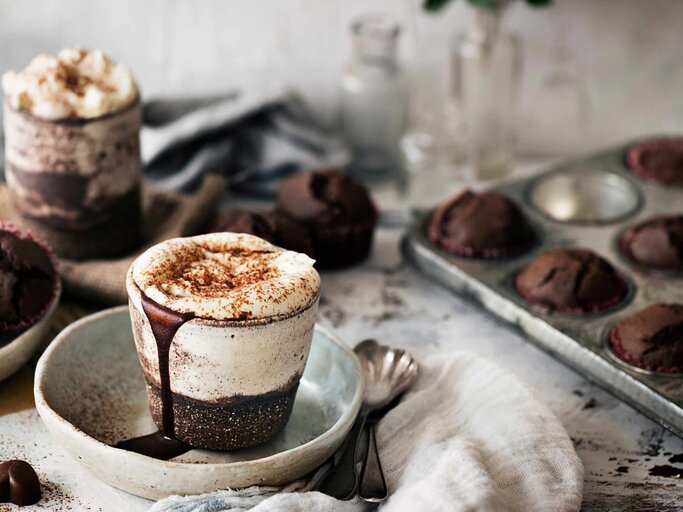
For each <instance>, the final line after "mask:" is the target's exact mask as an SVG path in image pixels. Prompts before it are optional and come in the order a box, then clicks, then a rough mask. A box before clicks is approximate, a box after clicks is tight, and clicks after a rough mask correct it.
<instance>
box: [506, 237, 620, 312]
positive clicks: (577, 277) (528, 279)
mask: <svg viewBox="0 0 683 512" xmlns="http://www.w3.org/2000/svg"><path fill="white" fill-rule="evenodd" d="M515 286H516V288H517V291H518V292H519V294H520V295H521V296H522V297H523V298H524V299H526V300H527V301H529V302H531V303H532V304H536V305H538V306H541V307H543V308H545V309H547V310H549V311H559V312H564V313H587V312H596V311H601V310H603V309H607V308H609V307H611V306H614V305H615V304H617V303H618V302H619V301H621V300H622V299H623V298H624V296H625V295H626V290H627V287H626V283H625V282H624V281H623V280H622V279H621V277H619V274H617V272H616V271H615V270H614V268H613V267H612V265H610V264H609V263H608V262H607V261H605V260H604V259H603V258H601V257H600V256H598V255H597V254H595V253H593V252H592V251H589V250H587V249H564V248H556V249H549V250H547V251H545V252H543V253H542V254H541V255H540V256H538V257H537V258H536V259H534V260H533V261H532V262H531V263H530V264H529V265H528V266H527V267H526V268H524V270H522V271H521V272H520V273H519V274H518V275H517V278H516V279H515Z"/></svg>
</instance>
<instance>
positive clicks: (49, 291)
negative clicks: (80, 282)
mask: <svg viewBox="0 0 683 512" xmlns="http://www.w3.org/2000/svg"><path fill="white" fill-rule="evenodd" d="M55 261H56V260H55V259H54V256H53V255H52V253H51V251H50V250H49V249H48V248H47V247H46V246H45V245H43V244H42V243H40V242H38V241H36V240H35V239H34V238H33V237H32V236H31V235H29V234H24V233H21V232H20V231H18V230H17V229H16V228H15V227H14V226H11V225H9V224H5V223H2V222H0V338H5V336H6V335H8V334H11V333H12V332H14V331H19V330H21V329H25V328H27V327H30V326H31V325H33V324H34V323H36V322H37V321H38V320H40V318H41V317H42V316H43V315H44V314H45V313H46V311H47V309H48V308H49V306H50V304H51V302H52V300H53V298H54V296H55V294H56V293H57V289H58V287H59V279H58V274H57V270H56V263H55ZM5 341H6V340H5Z"/></svg>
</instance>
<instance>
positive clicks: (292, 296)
mask: <svg viewBox="0 0 683 512" xmlns="http://www.w3.org/2000/svg"><path fill="white" fill-rule="evenodd" d="M313 263H314V261H313V260H312V259H311V258H309V257H308V256H306V255H305V254H300V253H297V252H293V251H287V250H285V249H281V248H279V247H276V246H274V245H272V244H271V243H269V242H266V241H265V240H262V239H261V238H258V237H255V236H252V235H246V234H238V233H210V234H208V235H199V236H194V237H188V238H174V239H171V240H167V241H165V242H162V243H160V244H157V245H155V246H153V247H151V248H150V249H148V250H147V251H145V252H144V253H143V254H141V255H140V256H139V257H138V258H137V259H136V260H135V261H134V262H133V266H132V270H131V274H132V281H133V282H134V283H135V285H137V287H138V288H139V289H140V291H141V292H142V293H144V294H145V295H146V296H147V297H149V298H150V299H152V300H154V301H155V302H157V303H158V304H161V305H162V306H166V307H168V308H170V309H172V310H173V311H176V312H179V313H191V314H193V315H195V316H198V317H202V318H209V319H215V320H248V319H263V318H271V317H277V316H282V315H289V314H292V313H295V312H297V311H299V310H301V309H303V308H304V307H306V306H308V305H309V304H311V302H312V301H313V300H314V299H315V298H316V297H317V295H318V292H319V289H320V276H319V275H318V272H317V271H316V270H315V269H314V268H313Z"/></svg>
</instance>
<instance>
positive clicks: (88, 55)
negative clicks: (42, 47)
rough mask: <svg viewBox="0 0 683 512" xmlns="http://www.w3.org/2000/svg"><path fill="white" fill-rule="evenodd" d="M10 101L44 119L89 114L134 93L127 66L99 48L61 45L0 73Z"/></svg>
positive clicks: (126, 100)
mask: <svg viewBox="0 0 683 512" xmlns="http://www.w3.org/2000/svg"><path fill="white" fill-rule="evenodd" d="M2 88H3V90H4V91H5V97H6V99H7V102H8V103H9V105H10V106H11V107H13V108H15V109H17V110H26V111H29V112H31V113H32V114H34V115H35V116H37V117H40V118H43V119H47V120H57V119H67V118H82V119H92V118H95V117H99V116H102V115H105V114H109V113H111V112H115V111H117V110H120V109H122V108H123V107H125V106H127V105H129V104H130V103H131V102H132V101H133V100H134V99H135V98H136V97H137V94H138V87H137V85H136V83H135V80H134V79H133V75H132V74H131V72H130V70H129V69H128V68H126V67H125V66H123V65H122V64H118V63H116V62H114V61H112V60H111V59H110V58H109V57H108V56H107V55H105V54H104V53H103V52H102V51H100V50H87V49H85V48H80V47H74V48H65V49H64V50H62V51H61V52H59V54H58V55H57V56H56V57H55V56H53V55H45V54H43V55H38V56H37V57H36V58H34V59H33V60H32V61H31V63H30V64H29V65H28V67H27V68H26V69H24V70H22V71H19V72H16V71H8V72H6V73H5V74H4V75H3V76H2Z"/></svg>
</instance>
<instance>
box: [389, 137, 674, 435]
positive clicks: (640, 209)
mask: <svg viewBox="0 0 683 512" xmlns="http://www.w3.org/2000/svg"><path fill="white" fill-rule="evenodd" d="M628 147H629V146H621V147H618V148H613V149H610V150H607V151H603V152H600V153H596V154H594V155H590V156H587V157H584V158H580V159H577V160H572V161H568V162H565V163H562V164H559V165H557V166H555V167H553V168H552V169H550V170H548V171H546V172H544V173H542V174H540V175H538V176H536V177H534V178H531V179H524V180H520V181H516V182H513V183H506V184H502V185H499V186H496V187H493V188H492V190H495V191H497V192H500V193H502V194H504V195H506V196H507V197H509V198H510V199H512V200H514V201H515V202H516V203H517V204H518V205H519V206H520V207H521V208H522V209H523V210H524V212H525V213H526V214H527V216H528V217H529V220H530V222H531V223H532V224H533V226H534V228H535V230H536V232H537V234H538V239H539V241H538V243H537V244H536V246H535V247H534V248H533V249H531V250H530V251H528V252H526V253H524V254H521V255H519V256H516V257H510V258H501V259H494V260H482V259H468V258H461V257H457V256H453V255H451V254H449V253H447V252H446V251H444V250H443V249H441V248H439V247H437V246H435V245H434V244H432V243H431V242H430V241H429V239H428V238H427V236H426V234H425V232H426V229H425V228H426V224H427V222H428V221H429V218H430V217H431V212H424V213H422V214H420V215H419V216H418V217H419V218H418V220H417V222H415V224H414V225H413V226H412V227H411V228H410V229H409V231H408V232H407V234H406V235H405V237H404V239H403V244H402V248H403V252H404V254H405V256H406V258H407V260H408V261H409V262H410V263H411V264H412V265H413V266H415V267H416V268H417V269H418V270H420V271H421V272H423V273H424V274H427V275H428V276H430V277H432V278H434V279H436V280H437V281H439V282H440V283H442V284H443V285H445V286H447V287H448V288H450V289H452V290H454V291H456V292H458V293H460V294H463V295H465V296H467V297H469V298H471V299H473V300H474V301H475V302H477V303H479V304H480V305H481V306H482V307H483V308H484V309H485V310H487V311H488V312H489V313H491V314H492V315H493V316H495V317H497V318H499V319H500V320H502V321H503V322H505V323H506V324H508V325H510V326H512V327H513V328H515V329H516V330H518V331H520V332H521V333H523V334H524V335H526V337H527V338H528V339H529V340H530V341H531V342H533V343H534V344H535V345H537V346H538V347H540V348H541V349H543V350H545V351H546V352H548V353H549V354H550V355H552V356H553V357H555V358H556V359H559V360H560V361H562V362H564V363H566V364H567V365H569V366H571V367H572V368H574V369H575V370H577V371H579V372H580V373H582V374H583V375H585V376H586V377H587V378H589V379H590V380H592V381H594V382H596V383H597V384H599V385H601V386H602V387H604V388H606V389H607V390H609V391H610V392H612V393H613V394H614V395H616V396H618V397H619V398H621V399H622V400H623V401H625V402H626V403H628V404H630V405H631V406H633V407H634V408H636V409H637V410H639V411H641V412H642V413H644V414H646V415H647V416H649V417H651V418H652V419H654V420H655V421H657V422H658V423H659V424H661V425H662V426H664V427H666V428H668V429H669V430H671V431H672V432H675V433H676V434H678V435H679V436H683V379H681V375H680V374H659V373H653V372H650V371H647V370H642V369H640V368H637V367H635V366H632V365H629V364H628V363H626V362H624V361H622V360H621V359H619V358H618V357H617V356H616V355H615V354H614V353H613V352H612V350H611V348H610V346H609V340H608V337H609V330H610V328H611V327H612V326H613V325H614V324H616V323H617V322H618V321H619V320H622V319H624V318H627V317H629V316H631V315H633V314H635V313H637V312H638V311H640V310H641V309H643V308H645V307H646V306H648V305H650V304H653V303H655V302H679V303H683V276H681V275H680V274H678V275H675V274H667V273H664V272H661V271H649V270H647V269H644V268H643V267H642V266H639V265H637V264H635V263H633V262H631V261H630V260H629V259H628V258H627V257H625V256H624V255H622V253H621V251H620V249H619V237H620V235H621V233H622V231H623V230H624V229H626V227H628V226H630V225H632V224H634V223H637V222H640V221H642V220H645V219H647V218H650V217H652V216H655V215H661V214H671V213H682V212H683V188H675V187H671V186H665V185H659V184H657V183H653V182H651V181H644V180H642V179H640V178H639V177H638V176H636V175H635V174H634V173H632V172H631V170H630V169H628V167H627V166H626V163H625V157H624V155H625V153H626V150H627V149H628ZM551 247H585V248H588V249H592V250H593V251H595V252H596V253H598V254H600V255H601V256H603V257H605V258H606V259H607V260H608V261H609V262H610V263H612V264H613V265H614V267H615V268H616V269H617V271H618V272H619V273H620V274H621V275H622V276H623V277H624V278H625V279H626V281H627V283H628V285H629V293H628V294H627V296H626V298H625V299H624V300H623V301H622V302H621V303H619V304H618V305H616V306H615V307H613V308H610V309H608V310H606V311H601V312H599V313H588V314H578V315H577V314H568V313H556V312H555V313H553V312H545V311H543V310H542V309H540V308H538V307H536V306H534V305H532V304H530V303H528V302H526V301H525V300H524V299H522V298H521V297H520V296H519V295H518V294H517V292H516V291H515V289H514V286H513V281H514V277H515V275H516V274H517V273H518V272H519V271H520V270H521V269H522V268H524V267H525V266H526V265H527V264H528V263H529V262H530V261H531V260H533V259H534V258H535V257H536V256H538V255H539V254H540V253H541V252H543V251H544V250H546V249H549V248H551Z"/></svg>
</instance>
